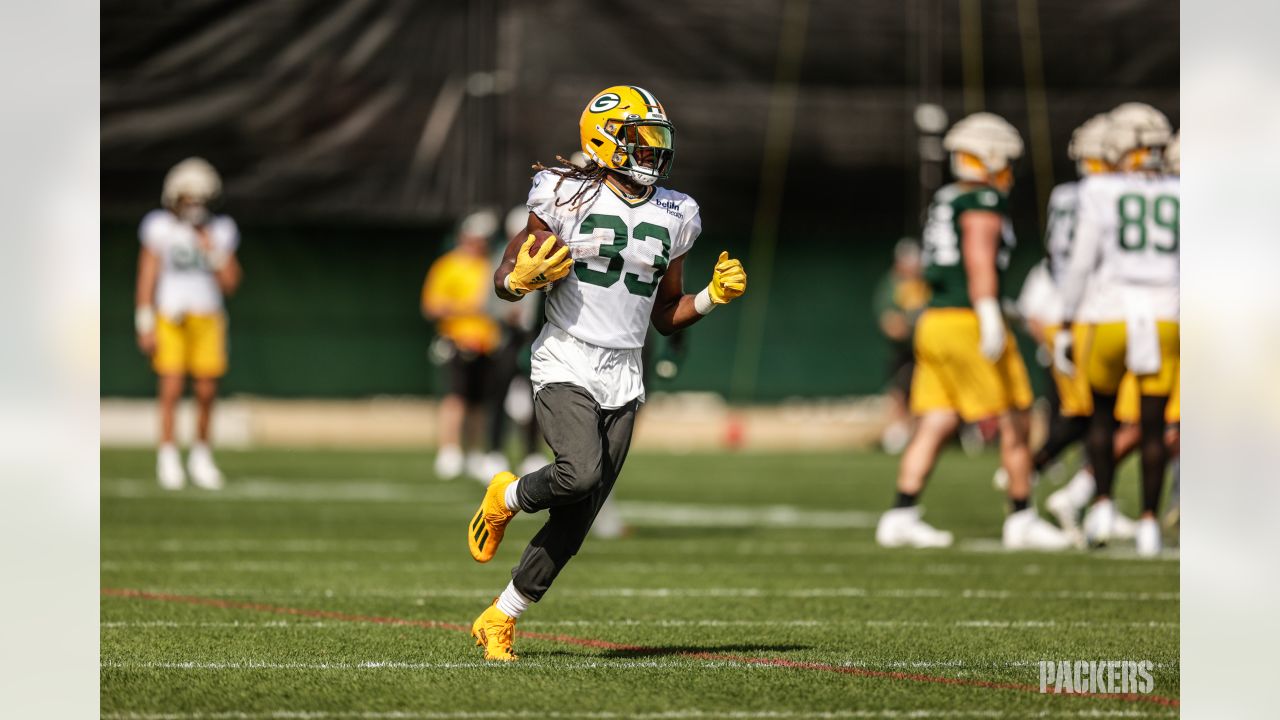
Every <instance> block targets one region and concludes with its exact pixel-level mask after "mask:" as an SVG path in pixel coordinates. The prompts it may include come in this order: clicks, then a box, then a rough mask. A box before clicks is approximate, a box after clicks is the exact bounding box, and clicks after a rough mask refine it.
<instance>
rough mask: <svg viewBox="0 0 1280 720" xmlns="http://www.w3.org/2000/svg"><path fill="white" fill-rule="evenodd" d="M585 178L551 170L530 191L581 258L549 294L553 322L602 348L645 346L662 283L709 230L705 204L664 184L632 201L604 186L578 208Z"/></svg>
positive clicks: (534, 205)
mask: <svg viewBox="0 0 1280 720" xmlns="http://www.w3.org/2000/svg"><path fill="white" fill-rule="evenodd" d="M581 182H582V181H580V180H575V179H573V178H564V179H563V181H562V180H561V177H560V176H559V175H558V174H557V173H555V172H552V171H548V170H544V171H542V172H540V173H538V174H537V175H535V176H534V178H533V187H532V188H531V189H530V191H529V201H528V205H529V211H530V212H532V213H534V214H535V215H537V216H538V217H539V218H541V219H542V221H543V222H545V223H546V224H547V226H548V227H549V228H550V229H551V231H552V232H554V233H555V234H556V236H557V237H559V238H560V239H562V240H564V241H565V242H566V243H568V245H569V247H570V251H571V252H572V254H573V256H574V257H575V258H577V260H576V262H575V263H574V267H573V272H571V273H569V274H568V275H567V276H566V277H565V278H564V279H562V280H560V281H558V282H556V284H555V287H554V288H553V289H552V291H551V293H550V294H549V295H548V297H547V321H548V322H550V323H552V324H554V325H557V326H559V327H560V328H562V329H564V330H567V331H568V332H569V333H570V334H571V335H573V336H574V337H577V338H579V339H581V340H585V341H586V342H589V343H591V344H593V345H597V346H599V347H606V348H638V347H642V346H643V345H644V339H645V335H646V333H647V332H648V328H649V315H650V312H651V311H652V310H653V302H654V295H655V293H656V291H657V289H658V283H659V282H660V281H661V280H662V276H663V275H664V274H665V273H666V271H667V266H668V265H670V263H671V262H672V261H673V260H675V259H676V258H678V257H681V256H682V255H684V254H685V253H687V252H688V251H689V249H690V248H691V247H693V243H694V241H695V240H697V238H698V234H699V233H700V232H701V231H702V221H701V218H700V217H699V215H698V204H697V203H696V202H694V200H693V198H691V197H689V196H688V195H685V194H684V193H680V192H675V191H673V190H668V189H666V188H663V187H650V188H649V189H648V190H647V192H646V194H645V195H643V196H641V197H639V198H625V197H623V196H622V195H620V194H619V193H617V192H616V191H615V190H614V189H613V188H612V187H611V186H610V185H609V183H603V184H602V186H601V187H600V188H599V191H600V192H599V194H596V193H595V189H593V188H588V189H587V190H586V198H587V200H586V202H583V203H582V204H581V205H580V206H578V207H573V206H572V203H573V202H574V201H573V200H571V199H570V198H571V196H572V195H573V194H574V193H575V192H576V191H577V190H578V189H579V188H580V184H581ZM557 185H559V188H558V189H557V187H556V186H557ZM593 195H595V197H594V198H593V197H592V196H593Z"/></svg>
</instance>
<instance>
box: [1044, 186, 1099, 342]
mask: <svg viewBox="0 0 1280 720" xmlns="http://www.w3.org/2000/svg"><path fill="white" fill-rule="evenodd" d="M1079 207H1080V183H1079V182H1078V181H1075V180H1072V181H1070V182H1064V183H1062V184H1061V185H1058V186H1056V187H1054V188H1053V192H1051V193H1049V222H1048V225H1047V226H1046V227H1045V233H1044V246H1045V251H1046V252H1047V253H1048V256H1049V257H1048V275H1049V277H1050V278H1052V280H1053V283H1054V285H1055V288H1056V291H1055V295H1054V302H1055V303H1056V305H1055V312H1054V317H1055V318H1056V319H1055V320H1054V321H1053V323H1055V324H1056V323H1060V322H1062V295H1061V289H1062V281H1063V279H1064V278H1066V276H1067V267H1068V266H1069V265H1070V263H1071V248H1072V247H1073V245H1074V243H1075V236H1076V218H1077V215H1078V213H1079ZM1092 289H1093V285H1092V284H1090V283H1089V282H1087V281H1086V282H1085V287H1084V295H1083V297H1082V299H1081V301H1080V307H1079V308H1078V309H1077V310H1076V314H1077V315H1079V316H1080V317H1081V318H1089V317H1093V316H1095V315H1097V313H1098V303H1099V301H1100V298H1099V297H1098V296H1097V293H1095V292H1092ZM1046 322H1047V321H1046Z"/></svg>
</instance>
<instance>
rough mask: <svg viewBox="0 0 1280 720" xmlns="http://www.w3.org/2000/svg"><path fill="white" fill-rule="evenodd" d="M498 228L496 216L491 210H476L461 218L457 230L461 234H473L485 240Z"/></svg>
mask: <svg viewBox="0 0 1280 720" xmlns="http://www.w3.org/2000/svg"><path fill="white" fill-rule="evenodd" d="M497 229H498V216H497V215H495V214H493V211H491V210H477V211H475V212H473V213H471V214H470V215H468V216H466V217H465V218H463V219H462V224H461V225H459V226H458V232H459V234H462V235H474V236H476V237H482V238H485V239H486V240H487V239H488V238H489V236H490V235H493V233H494V232H495V231H497Z"/></svg>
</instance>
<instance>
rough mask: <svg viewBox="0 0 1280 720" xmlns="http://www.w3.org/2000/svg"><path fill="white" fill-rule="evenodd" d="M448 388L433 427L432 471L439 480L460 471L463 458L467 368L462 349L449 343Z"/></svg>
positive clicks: (448, 477) (457, 473) (459, 473)
mask: <svg viewBox="0 0 1280 720" xmlns="http://www.w3.org/2000/svg"><path fill="white" fill-rule="evenodd" d="M450 347H451V349H452V351H453V354H452V356H451V357H450V358H449V371H448V372H449V389H448V391H447V392H446V393H445V395H444V397H443V398H441V399H440V410H439V414H438V415H437V422H438V425H437V429H436V462H435V473H436V477H437V478H438V479H440V480H450V479H453V478H456V477H458V476H459V475H461V474H462V470H463V465H464V463H465V458H464V457H463V455H462V423H463V421H464V420H465V419H466V417H465V416H466V412H467V403H466V400H465V399H464V396H465V394H466V391H467V367H466V361H465V359H464V358H463V357H462V351H461V350H459V349H458V348H457V347H453V346H450Z"/></svg>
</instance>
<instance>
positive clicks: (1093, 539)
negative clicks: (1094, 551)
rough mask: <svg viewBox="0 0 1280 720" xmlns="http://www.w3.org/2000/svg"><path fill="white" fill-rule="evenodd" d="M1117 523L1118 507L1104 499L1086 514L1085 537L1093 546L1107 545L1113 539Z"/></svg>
mask: <svg viewBox="0 0 1280 720" xmlns="http://www.w3.org/2000/svg"><path fill="white" fill-rule="evenodd" d="M1115 522H1116V506H1115V505H1113V504H1112V503H1111V500H1110V499H1106V498H1104V499H1102V500H1099V501H1097V502H1095V503H1094V504H1093V505H1092V506H1090V507H1089V511H1088V512H1086V513H1085V514H1084V536H1085V539H1086V540H1088V541H1089V544H1091V545H1106V544H1107V542H1109V541H1110V540H1111V538H1112V533H1113V532H1114V528H1115Z"/></svg>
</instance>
